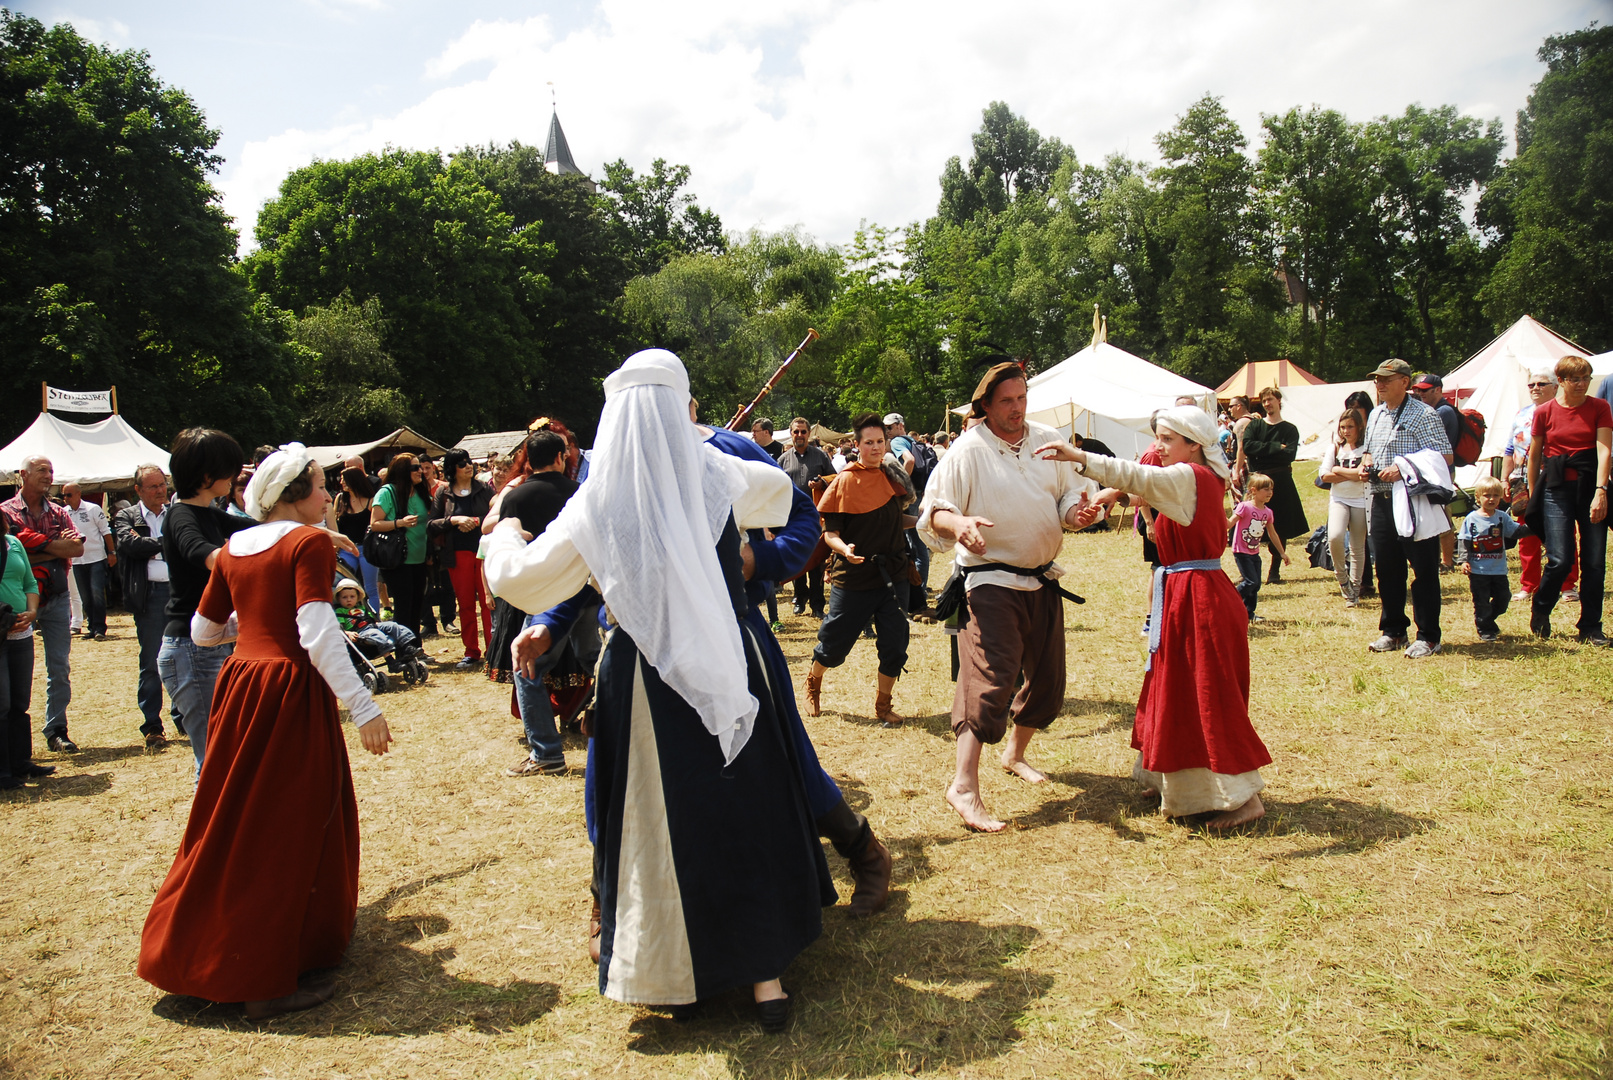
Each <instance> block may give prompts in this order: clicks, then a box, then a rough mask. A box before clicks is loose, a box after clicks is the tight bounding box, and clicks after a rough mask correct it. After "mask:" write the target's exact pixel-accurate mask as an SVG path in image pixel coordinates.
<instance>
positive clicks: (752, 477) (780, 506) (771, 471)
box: [722, 454, 795, 530]
mask: <svg viewBox="0 0 1613 1080" xmlns="http://www.w3.org/2000/svg"><path fill="white" fill-rule="evenodd" d="M722 460H723V464H724V466H727V467H733V466H737V467H738V468H739V469H740V470H741V473H740V474H739V475H741V476H743V478H744V487H743V489H742V490H741V491H740V493H739V494H738V495H737V496H735V498H734V524H735V525H737V526H738V527H739V528H740V529H741V530H744V529H777V528H780V527H781V526H784V525H787V524H789V521H790V507H791V505H792V503H793V501H794V499H795V485H794V484H792V483H790V474H789V473H787V472H785V471H784V470H783V469H781V468H779V467H778V466H777V465H768V464H764V463H763V462H760V461H746V460H744V459H742V458H736V457H729V456H728V455H726V454H724V455H723V459H722Z"/></svg>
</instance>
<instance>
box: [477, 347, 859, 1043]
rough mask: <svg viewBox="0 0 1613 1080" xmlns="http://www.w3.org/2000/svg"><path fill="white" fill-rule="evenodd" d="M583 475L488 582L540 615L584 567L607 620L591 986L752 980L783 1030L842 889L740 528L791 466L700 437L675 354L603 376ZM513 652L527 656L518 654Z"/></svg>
mask: <svg viewBox="0 0 1613 1080" xmlns="http://www.w3.org/2000/svg"><path fill="white" fill-rule="evenodd" d="M594 446H595V450H594V455H593V460H592V462H591V469H590V477H589V480H588V483H586V484H584V485H583V486H582V487H581V488H580V489H578V492H577V494H576V495H574V496H573V497H572V498H571V500H570V502H568V503H567V504H566V508H565V509H564V510H563V511H561V513H560V516H559V517H558V518H556V519H555V521H554V522H553V523H552V524H551V525H550V526H549V527H548V528H547V529H546V530H544V532H543V533H542V535H540V536H538V537H536V538H533V539H531V540H530V542H528V538H526V537H524V536H523V534H522V533H521V531H520V526H519V523H518V522H516V521H513V520H506V521H501V522H500V523H499V525H498V527H497V528H495V529H494V530H493V533H492V535H491V538H490V542H489V544H488V551H487V558H486V562H485V566H486V572H487V578H488V581H489V583H490V584H491V585H492V587H493V590H494V591H495V592H496V593H498V594H499V595H500V596H503V597H505V598H506V599H508V600H509V601H510V602H511V603H513V604H515V605H516V606H517V607H520V608H522V609H524V610H527V611H545V610H547V609H549V608H551V607H553V606H554V605H556V604H558V603H560V602H561V601H564V600H566V599H568V598H569V597H571V596H572V595H573V594H575V593H576V592H577V591H578V590H579V589H580V588H582V586H583V585H584V584H585V583H587V582H588V581H589V579H590V578H592V580H593V582H594V584H595V586H596V587H597V588H598V589H599V591H600V593H601V594H602V595H603V597H604V600H605V606H606V610H607V613H608V616H609V619H610V621H611V623H612V630H611V634H610V640H609V643H608V644H607V645H606V646H605V651H604V657H603V659H602V661H601V664H600V668H599V682H598V691H597V694H598V697H597V703H596V713H595V720H594V766H595V774H594V775H595V782H596V792H595V798H594V806H593V810H594V813H595V815H596V820H597V822H598V825H599V839H598V847H597V849H596V853H595V859H596V863H597V865H598V870H599V879H600V881H601V890H600V891H601V896H600V898H599V899H600V908H601V923H602V932H601V942H600V958H599V988H600V992H601V993H602V994H604V995H605V996H606V997H609V998H612V999H613V1000H616V1001H623V1002H630V1003H633V1004H640V1005H659V1006H672V1007H674V1014H675V1015H678V1014H681V1013H686V1012H687V1011H688V1010H689V1008H690V1007H691V1006H693V1005H695V1004H696V1003H698V1002H699V1001H702V1000H705V999H709V998H712V997H714V996H716V995H718V994H722V993H724V992H725V991H728V990H730V989H734V988H737V987H741V986H749V987H751V988H752V991H753V994H754V997H755V1000H756V1002H757V1006H758V1012H759V1015H760V1017H761V1020H762V1024H763V1027H764V1028H767V1029H768V1030H782V1029H783V1028H784V1026H785V1025H786V1023H787V1020H788V1015H789V999H788V997H787V996H786V994H785V992H784V990H783V988H782V986H781V984H780V981H779V977H780V975H782V973H783V971H784V969H785V968H786V967H787V966H788V965H789V963H790V962H791V960H793V959H794V958H795V957H796V956H797V955H798V954H799V953H800V952H801V951H802V950H804V949H805V948H806V947H807V946H808V945H810V944H811V943H812V942H813V941H814V940H815V939H816V938H817V937H818V935H819V934H820V933H821V932H822V912H821V909H822V907H824V906H827V905H830V904H833V903H834V902H835V891H834V885H833V882H832V880H831V879H830V876H829V869H828V864H827V862H826V861H825V860H824V856H823V848H822V846H821V845H820V844H819V843H818V838H817V829H816V826H815V825H814V823H813V820H812V814H811V811H810V810H809V809H808V807H807V801H806V793H805V789H804V787H803V785H802V781H801V771H800V766H799V763H798V761H797V759H796V755H795V749H794V743H793V741H792V740H791V738H790V736H789V733H788V731H787V730H786V729H785V727H784V726H783V723H782V722H781V720H780V714H781V712H782V709H783V708H784V706H783V704H782V702H781V695H782V694H783V693H787V692H788V690H789V688H788V687H785V686H776V685H774V684H773V682H772V681H771V680H770V678H769V673H768V668H767V666H766V664H765V663H764V662H763V659H762V653H761V651H760V650H759V648H758V646H757V643H756V642H755V640H754V639H753V638H752V637H751V636H750V634H751V631H750V629H749V628H748V627H747V626H746V625H745V623H744V622H743V621H742V620H741V614H742V613H743V612H744V610H745V596H744V568H743V567H744V563H743V550H742V545H741V530H743V529H745V528H766V527H779V526H782V525H784V524H785V522H786V521H787V520H788V518H789V513H790V503H791V498H792V492H791V487H790V482H789V477H788V476H787V475H785V474H784V473H783V472H782V471H780V470H779V469H777V468H775V467H773V466H770V465H766V464H763V463H760V462H751V461H745V460H740V459H738V458H734V457H730V456H728V455H725V454H722V453H720V452H718V451H717V450H715V449H713V448H711V447H709V446H707V445H705V444H703V443H702V442H701V440H700V438H699V436H698V434H697V431H696V428H695V426H694V425H693V424H692V423H691V422H690V420H689V380H688V375H687V373H686V372H685V371H684V368H683V364H682V362H681V361H679V360H678V358H677V357H676V356H674V355H672V354H671V353H669V352H666V351H665V350H660V349H651V350H647V351H644V352H640V353H637V354H635V355H634V356H632V357H630V358H628V360H627V362H626V363H624V364H623V365H622V367H621V368H620V369H618V370H617V371H616V372H614V373H613V374H612V375H611V376H610V377H609V378H608V379H606V380H605V409H604V412H603V414H602V415H601V417H600V424H599V433H598V437H597V438H596V440H595V443H594ZM520 659H521V657H520V656H517V660H518V661H519V660H520Z"/></svg>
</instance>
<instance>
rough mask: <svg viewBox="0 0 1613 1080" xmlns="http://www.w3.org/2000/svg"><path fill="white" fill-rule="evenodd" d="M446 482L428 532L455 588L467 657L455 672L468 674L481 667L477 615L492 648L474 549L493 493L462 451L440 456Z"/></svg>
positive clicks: (489, 620)
mask: <svg viewBox="0 0 1613 1080" xmlns="http://www.w3.org/2000/svg"><path fill="white" fill-rule="evenodd" d="M442 464H443V472H444V473H445V474H446V476H447V483H446V484H444V485H443V488H442V490H441V491H439V492H437V497H436V498H435V499H434V500H432V505H431V520H430V521H428V522H427V523H426V529H427V531H428V532H429V533H430V534H431V535H432V536H440V537H442V538H443V546H442V548H441V549H440V553H439V556H438V557H439V558H440V560H441V566H442V569H443V570H444V571H446V572H447V574H448V580H449V581H450V582H452V583H453V587H454V598H455V600H456V601H457V602H458V607H459V639H460V641H462V642H464V644H465V658H464V659H463V660H461V661H460V662H459V663H458V664H456V665H455V667H456V668H457V669H458V670H460V671H472V670H474V669H476V668H478V667H481V665H482V647H481V645H480V644H478V641H477V637H476V616H477V613H478V612H480V613H481V620H482V637H481V641H483V642H487V643H488V644H489V646H490V647H491V643H492V638H493V612H492V608H491V607H489V606H488V603H487V589H486V588H485V587H484V586H483V584H482V568H481V566H480V564H478V563H477V561H476V548H477V546H478V545H479V544H480V543H481V540H482V522H483V521H484V520H486V518H487V513H488V510H489V508H490V507H491V506H492V503H493V489H492V488H491V487H489V486H488V485H486V484H484V483H482V482H481V481H480V480H478V479H476V466H474V465H472V464H471V461H470V454H468V453H467V452H466V451H464V450H458V449H455V450H450V451H448V453H446V454H444V455H443V459H442Z"/></svg>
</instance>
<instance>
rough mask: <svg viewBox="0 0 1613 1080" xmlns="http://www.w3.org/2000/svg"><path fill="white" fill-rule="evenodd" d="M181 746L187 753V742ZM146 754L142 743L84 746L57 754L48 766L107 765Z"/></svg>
mask: <svg viewBox="0 0 1613 1080" xmlns="http://www.w3.org/2000/svg"><path fill="white" fill-rule="evenodd" d="M183 745H184V748H185V749H186V750H187V751H188V750H189V749H190V742H189V741H188V740H187V741H185V742H184V744H183ZM146 754H147V751H146V748H145V745H144V744H143V743H139V744H136V745H134V746H86V747H84V748H82V749H80V750H79V752H78V753H76V754H57V755H56V756H55V757H53V758H52V759H51V760H50V762H49V763H48V764H68V763H71V764H76V765H109V764H111V763H112V762H114V761H124V760H126V759H128V758H134V757H145V756H146Z"/></svg>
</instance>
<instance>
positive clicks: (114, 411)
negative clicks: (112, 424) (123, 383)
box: [112, 386, 118, 416]
mask: <svg viewBox="0 0 1613 1080" xmlns="http://www.w3.org/2000/svg"><path fill="white" fill-rule="evenodd" d="M117 414H118V388H117V387H115V386H114V387H113V388H112V415H113V416H116V415H117Z"/></svg>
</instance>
